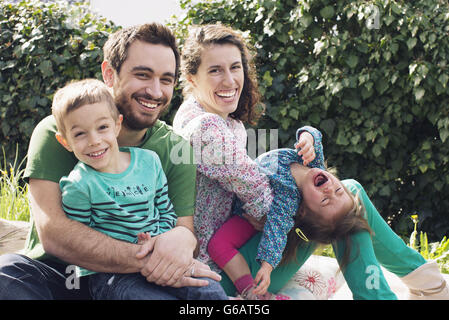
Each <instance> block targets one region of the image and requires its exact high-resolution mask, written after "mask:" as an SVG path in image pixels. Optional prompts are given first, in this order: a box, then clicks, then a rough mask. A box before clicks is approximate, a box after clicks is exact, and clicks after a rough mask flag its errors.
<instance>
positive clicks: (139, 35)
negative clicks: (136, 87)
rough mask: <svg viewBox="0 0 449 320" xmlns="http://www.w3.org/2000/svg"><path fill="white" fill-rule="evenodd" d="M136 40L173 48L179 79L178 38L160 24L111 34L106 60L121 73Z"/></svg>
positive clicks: (104, 48)
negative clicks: (129, 49) (129, 50)
mask: <svg viewBox="0 0 449 320" xmlns="http://www.w3.org/2000/svg"><path fill="white" fill-rule="evenodd" d="M136 40H140V41H143V42H147V43H151V44H161V45H164V46H167V47H169V48H171V49H172V50H173V53H174V55H175V59H176V70H175V76H176V78H177V77H178V73H179V64H180V55H179V51H178V46H177V44H176V38H175V36H174V35H173V32H172V31H171V30H170V29H169V28H168V27H166V26H164V25H162V24H160V23H147V24H143V25H137V26H131V27H128V28H124V29H121V30H119V31H117V32H115V33H113V34H111V35H110V36H109V39H108V40H107V41H106V43H105V44H104V46H103V58H104V60H106V61H108V62H109V64H110V65H111V66H112V68H113V69H114V70H115V71H116V72H117V73H120V69H121V67H122V65H123V63H124V62H125V60H126V58H127V57H128V48H129V46H130V45H131V44H132V43H133V42H134V41H136Z"/></svg>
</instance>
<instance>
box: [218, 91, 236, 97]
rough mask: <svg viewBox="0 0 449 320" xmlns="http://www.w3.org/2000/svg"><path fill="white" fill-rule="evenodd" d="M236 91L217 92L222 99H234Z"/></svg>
mask: <svg viewBox="0 0 449 320" xmlns="http://www.w3.org/2000/svg"><path fill="white" fill-rule="evenodd" d="M235 92H236V90H232V91H226V92H224V91H222V92H220V93H218V92H217V96H219V97H222V98H230V97H233V96H234V95H235Z"/></svg>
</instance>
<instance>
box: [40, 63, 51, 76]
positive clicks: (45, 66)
mask: <svg viewBox="0 0 449 320" xmlns="http://www.w3.org/2000/svg"><path fill="white" fill-rule="evenodd" d="M38 68H39V70H40V71H41V73H42V75H43V76H44V78H46V77H50V76H51V75H53V69H52V64H51V61H50V60H44V61H42V62H41V63H40V64H39V67H38Z"/></svg>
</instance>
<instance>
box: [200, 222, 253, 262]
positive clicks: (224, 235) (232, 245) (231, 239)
mask: <svg viewBox="0 0 449 320" xmlns="http://www.w3.org/2000/svg"><path fill="white" fill-rule="evenodd" d="M256 233H257V230H256V229H254V227H253V226H252V225H251V224H250V223H249V222H248V221H247V220H246V219H244V218H242V217H240V216H232V217H231V218H229V219H228V220H227V221H226V222H225V223H223V225H222V226H221V228H220V229H218V230H217V232H215V234H214V235H213V236H212V238H211V239H210V241H209V244H208V246H207V251H208V252H209V255H210V257H211V258H212V260H214V262H215V263H216V264H217V265H218V266H219V267H220V268H221V269H223V267H224V266H225V265H226V263H228V262H229V260H231V259H232V258H233V257H234V256H235V255H236V254H237V253H238V250H237V249H239V248H240V247H241V246H243V245H244V244H245V243H246V242H247V241H248V240H249V239H251V237H252V236H253V235H255V234H256Z"/></svg>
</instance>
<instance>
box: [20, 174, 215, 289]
mask: <svg viewBox="0 0 449 320" xmlns="http://www.w3.org/2000/svg"><path fill="white" fill-rule="evenodd" d="M29 198H30V204H31V210H32V212H33V218H34V221H35V224H36V229H37V232H38V234H39V238H40V241H41V243H42V246H43V247H44V250H45V252H47V253H49V254H51V255H54V256H55V257H58V258H59V259H61V260H64V261H66V262H68V263H72V264H75V265H78V266H81V267H84V268H86V269H89V270H93V271H97V272H113V273H133V272H142V270H146V269H148V268H150V269H151V268H152V266H151V265H150V266H149V267H148V266H146V264H147V263H148V261H149V257H150V256H151V255H148V252H151V251H152V250H153V245H154V247H157V250H155V251H154V253H156V255H159V256H157V257H154V258H155V259H154V260H153V261H160V262H161V263H160V264H158V265H157V267H158V269H156V270H155V272H153V273H152V274H151V275H150V276H149V277H147V279H148V280H149V281H153V278H155V279H161V280H159V282H163V281H166V285H175V286H177V287H182V286H204V285H207V284H208V282H207V281H205V280H201V279H195V278H192V277H189V276H190V274H187V276H186V275H185V274H186V272H187V271H188V269H189V268H190V266H191V265H192V263H193V258H192V252H193V250H194V249H195V246H196V243H197V241H196V238H195V236H194V234H193V217H191V216H190V217H180V218H179V219H178V225H177V227H176V228H174V229H172V230H170V231H168V232H166V233H164V234H162V235H160V236H158V237H155V239H154V241H150V244H146V248H145V249H143V248H142V247H143V246H140V245H137V244H133V243H129V242H125V241H120V240H116V239H114V238H111V237H109V236H107V235H105V234H103V233H101V232H98V231H96V230H94V229H92V228H90V227H88V226H86V225H84V224H82V223H81V222H78V221H75V220H72V219H69V218H68V217H67V216H66V215H65V213H64V211H63V210H62V208H61V192H60V189H59V184H58V183H56V182H52V181H49V180H42V179H33V178H30V180H29ZM163 235H164V237H161V236H163ZM180 243H183V244H184V246H183V247H182V248H183V250H181V252H182V255H181V256H178V253H177V252H179V251H178V250H179V248H180V247H181V246H180V245H179V244H180ZM143 251H145V252H146V254H140V255H138V253H139V252H143ZM158 252H160V253H158ZM167 253H169V254H168V256H167V257H166V259H165V260H163V259H161V257H162V255H164V254H167ZM170 259H172V260H170ZM178 259H180V260H178ZM164 261H171V263H168V265H169V266H170V268H171V269H174V270H175V271H176V270H177V267H178V265H179V263H176V262H177V261H183V262H184V263H185V264H186V265H187V267H184V268H182V267H180V269H181V270H177V271H178V273H180V275H179V276H177V277H176V278H173V277H172V276H168V275H166V274H165V273H164V267H165V265H166V264H167V263H166V262H164ZM144 267H145V268H144ZM153 269H154V268H153ZM159 272H161V273H159ZM142 273H143V272H142ZM195 276H196V277H208V278H211V279H215V280H218V281H219V280H220V276H219V275H218V274H216V273H215V272H212V271H210V269H208V268H207V266H203V267H201V268H197V271H196V272H195ZM167 279H168V280H167Z"/></svg>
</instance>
